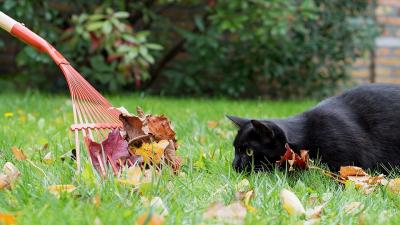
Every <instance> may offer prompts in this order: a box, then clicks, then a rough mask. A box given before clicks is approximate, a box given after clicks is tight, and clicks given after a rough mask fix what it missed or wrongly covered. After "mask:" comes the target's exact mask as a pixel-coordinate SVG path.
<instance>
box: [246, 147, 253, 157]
mask: <svg viewBox="0 0 400 225" xmlns="http://www.w3.org/2000/svg"><path fill="white" fill-rule="evenodd" d="M246 155H248V156H253V149H251V148H248V149H246Z"/></svg>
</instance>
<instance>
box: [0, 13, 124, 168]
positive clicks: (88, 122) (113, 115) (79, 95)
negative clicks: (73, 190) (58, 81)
mask: <svg viewBox="0 0 400 225" xmlns="http://www.w3.org/2000/svg"><path fill="white" fill-rule="evenodd" d="M0 27H1V28H3V29H4V30H6V31H7V32H9V33H11V34H12V35H14V36H15V37H17V38H19V39H20V40H22V41H24V42H25V43H27V44H29V45H31V46H32V47H34V48H36V49H37V50H39V51H40V52H43V53H46V54H48V55H49V56H50V57H51V58H52V59H53V60H54V62H55V63H56V64H57V65H58V66H59V67H60V69H61V71H62V72H63V74H64V77H65V79H66V81H67V83H68V87H69V91H70V94H71V98H72V110H73V114H74V124H72V125H71V130H72V131H73V132H74V134H75V145H76V159H77V167H78V171H80V168H81V154H80V153H81V151H80V150H81V148H80V146H81V143H82V142H83V143H85V144H86V142H85V141H84V140H85V139H86V138H90V139H92V140H102V139H105V138H106V137H107V135H108V133H109V132H110V131H111V130H113V129H119V128H121V127H122V123H121V121H120V120H119V115H120V112H119V111H118V110H116V109H114V108H112V106H111V104H110V103H109V102H108V101H107V100H106V99H105V98H104V97H103V96H102V95H101V94H100V93H99V92H98V91H96V89H94V88H93V87H92V86H91V85H90V84H89V82H87V81H86V80H85V79H84V78H83V77H82V76H81V75H80V74H79V73H78V72H77V71H76V70H75V69H74V68H73V67H72V66H71V65H70V63H69V62H68V61H67V60H66V59H65V58H64V57H63V56H62V55H61V54H60V53H59V52H58V51H57V50H56V49H55V48H54V47H53V46H52V45H50V44H49V43H48V42H47V41H45V40H44V39H43V38H41V37H40V36H38V35H37V34H35V33H34V32H32V31H31V30H29V29H28V28H26V27H25V26H24V25H23V24H21V23H18V22H16V21H15V20H14V19H12V18H11V17H9V16H7V15H6V14H4V13H3V12H1V11H0ZM81 138H82V139H81ZM81 141H82V142H81ZM86 149H88V146H86Z"/></svg>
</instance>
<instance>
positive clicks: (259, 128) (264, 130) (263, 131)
mask: <svg viewBox="0 0 400 225" xmlns="http://www.w3.org/2000/svg"><path fill="white" fill-rule="evenodd" d="M250 122H251V124H252V125H253V127H254V130H255V131H256V132H257V134H258V135H260V137H264V138H270V139H272V138H273V137H274V135H275V134H274V130H273V129H272V127H271V126H269V125H268V124H266V123H263V122H261V121H259V120H251V121H250Z"/></svg>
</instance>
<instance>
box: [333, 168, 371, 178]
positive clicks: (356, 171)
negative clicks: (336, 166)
mask: <svg viewBox="0 0 400 225" xmlns="http://www.w3.org/2000/svg"><path fill="white" fill-rule="evenodd" d="M339 174H340V176H341V177H344V178H347V177H348V176H366V175H368V174H367V173H366V172H365V171H364V170H363V169H362V168H360V167H357V166H341V167H340V171H339Z"/></svg>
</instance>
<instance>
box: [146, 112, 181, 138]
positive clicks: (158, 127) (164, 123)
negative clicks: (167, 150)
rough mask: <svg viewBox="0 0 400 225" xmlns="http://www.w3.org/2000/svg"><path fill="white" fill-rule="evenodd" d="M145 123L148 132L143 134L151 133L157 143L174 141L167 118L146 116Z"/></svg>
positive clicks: (173, 133)
mask: <svg viewBox="0 0 400 225" xmlns="http://www.w3.org/2000/svg"><path fill="white" fill-rule="evenodd" d="M145 123H146V125H147V128H148V132H146V131H145V133H151V134H152V135H153V136H154V137H155V138H156V140H157V141H160V140H170V139H172V140H175V131H174V130H173V129H172V127H171V123H170V121H169V120H168V118H167V117H165V116H162V115H161V116H152V115H148V116H147V117H146V121H145Z"/></svg>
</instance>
